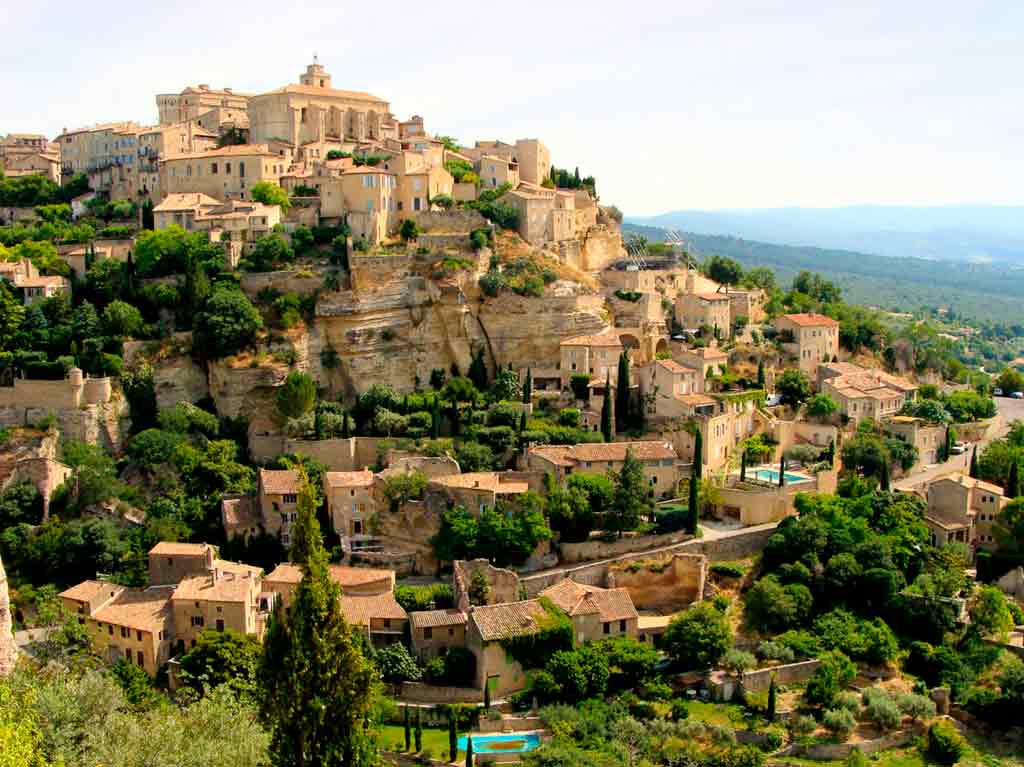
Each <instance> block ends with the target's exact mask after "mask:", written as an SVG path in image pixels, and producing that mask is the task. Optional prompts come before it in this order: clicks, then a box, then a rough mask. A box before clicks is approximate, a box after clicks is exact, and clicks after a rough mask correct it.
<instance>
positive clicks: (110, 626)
mask: <svg viewBox="0 0 1024 767" xmlns="http://www.w3.org/2000/svg"><path fill="white" fill-rule="evenodd" d="M107 633H108V634H110V636H114V625H113V624H108V625H107Z"/></svg>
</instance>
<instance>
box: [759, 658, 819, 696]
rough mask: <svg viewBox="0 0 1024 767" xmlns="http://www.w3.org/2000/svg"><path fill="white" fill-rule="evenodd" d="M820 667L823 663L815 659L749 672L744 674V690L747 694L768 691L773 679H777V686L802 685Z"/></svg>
mask: <svg viewBox="0 0 1024 767" xmlns="http://www.w3.org/2000/svg"><path fill="white" fill-rule="evenodd" d="M820 665H821V661H819V660H817V659H813V660H805V661H800V662H799V663H786V664H785V665H782V666H775V667H774V668H761V669H757V670H756V671H747V672H745V673H744V674H743V680H742V683H743V689H744V690H745V691H746V692H759V691H761V690H767V689H768V688H769V687H770V686H771V683H772V677H775V683H776V684H800V683H801V682H806V681H807V680H808V679H810V678H811V677H812V676H813V675H814V672H815V671H817V670H818V666H820Z"/></svg>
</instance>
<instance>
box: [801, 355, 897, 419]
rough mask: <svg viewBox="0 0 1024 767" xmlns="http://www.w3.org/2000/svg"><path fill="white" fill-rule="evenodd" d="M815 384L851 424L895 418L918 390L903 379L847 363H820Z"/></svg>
mask: <svg viewBox="0 0 1024 767" xmlns="http://www.w3.org/2000/svg"><path fill="white" fill-rule="evenodd" d="M817 382H818V391H820V392H821V393H822V394H828V395H829V396H830V397H832V399H834V400H835V401H836V404H837V405H839V413H840V414H841V415H844V416H846V417H847V418H849V419H850V421H852V422H853V423H859V422H860V421H862V420H864V419H865V418H870V419H872V420H875V421H880V420H882V419H883V418H885V417H888V416H894V415H896V414H897V413H899V411H900V410H901V409H902V408H903V406H904V405H906V404H907V403H908V402H913V401H914V397H915V396H916V394H917V386H916V385H915V384H912V383H911V382H910V381H908V380H906V379H905V378H900V377H899V376H894V375H890V374H889V373H886V372H884V371H882V370H869V369H867V368H862V367H860V366H859V365H853V364H851V363H848V362H823V363H821V364H820V365H819V366H818V369H817Z"/></svg>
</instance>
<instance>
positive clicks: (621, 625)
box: [619, 619, 626, 632]
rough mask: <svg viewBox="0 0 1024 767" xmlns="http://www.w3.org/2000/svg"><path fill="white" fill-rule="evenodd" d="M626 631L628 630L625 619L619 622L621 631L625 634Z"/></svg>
mask: <svg viewBox="0 0 1024 767" xmlns="http://www.w3.org/2000/svg"><path fill="white" fill-rule="evenodd" d="M625 630H626V621H625V619H623V620H620V621H619V631H622V632H625Z"/></svg>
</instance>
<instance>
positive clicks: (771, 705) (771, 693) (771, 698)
mask: <svg viewBox="0 0 1024 767" xmlns="http://www.w3.org/2000/svg"><path fill="white" fill-rule="evenodd" d="M777 694H778V692H777V691H776V689H775V674H772V680H771V682H770V683H769V684H768V711H767V712H766V713H767V716H768V721H769V722H774V721H775V697H776V695H777Z"/></svg>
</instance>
